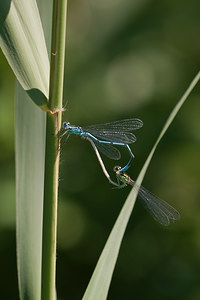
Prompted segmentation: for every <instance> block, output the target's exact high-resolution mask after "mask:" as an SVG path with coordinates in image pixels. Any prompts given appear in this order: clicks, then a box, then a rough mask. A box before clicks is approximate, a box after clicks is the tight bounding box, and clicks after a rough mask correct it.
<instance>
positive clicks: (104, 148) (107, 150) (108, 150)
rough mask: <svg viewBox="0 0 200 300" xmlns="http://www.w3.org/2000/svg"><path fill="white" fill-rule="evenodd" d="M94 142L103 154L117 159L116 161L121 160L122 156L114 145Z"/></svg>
mask: <svg viewBox="0 0 200 300" xmlns="http://www.w3.org/2000/svg"><path fill="white" fill-rule="evenodd" d="M92 141H93V142H94V144H95V146H96V147H97V149H98V150H99V151H100V152H101V153H103V154H104V155H106V156H107V157H108V158H111V159H115V160H118V159H120V158H121V154H120V152H119V150H118V149H117V148H115V147H113V146H112V145H110V144H103V143H99V142H97V141H95V140H92Z"/></svg>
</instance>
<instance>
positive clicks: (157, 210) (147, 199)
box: [130, 179, 180, 226]
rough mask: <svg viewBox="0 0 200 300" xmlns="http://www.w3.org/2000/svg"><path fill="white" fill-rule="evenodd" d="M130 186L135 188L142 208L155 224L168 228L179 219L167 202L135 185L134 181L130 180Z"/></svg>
mask: <svg viewBox="0 0 200 300" xmlns="http://www.w3.org/2000/svg"><path fill="white" fill-rule="evenodd" d="M130 184H131V185H133V186H134V187H135V188H136V190H137V191H138V195H139V196H140V200H141V201H142V203H143V205H144V207H145V208H146V209H147V210H148V211H149V213H150V214H151V215H152V217H153V218H154V219H155V220H156V221H157V222H159V223H160V224H162V225H164V226H168V225H170V223H173V222H174V221H176V220H179V219H180V214H179V212H178V211H177V210H176V209H175V208H173V207H172V206H171V205H169V204H168V203H167V202H165V201H163V200H161V199H160V198H158V197H156V196H155V195H153V194H152V193H151V192H149V191H148V190H146V189H145V188H144V187H142V186H141V187H139V186H137V185H135V181H134V180H132V179H131V180H130Z"/></svg>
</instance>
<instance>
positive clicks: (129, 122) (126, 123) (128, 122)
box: [84, 119, 143, 132]
mask: <svg viewBox="0 0 200 300" xmlns="http://www.w3.org/2000/svg"><path fill="white" fill-rule="evenodd" d="M142 126H143V122H142V121H141V120H139V119H125V120H120V121H115V122H110V123H105V124H95V125H90V126H86V127H84V128H85V129H86V130H87V129H92V130H96V131H106V130H108V131H116V132H127V131H133V130H137V129H139V128H141V127H142Z"/></svg>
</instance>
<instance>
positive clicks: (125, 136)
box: [83, 127, 136, 144]
mask: <svg viewBox="0 0 200 300" xmlns="http://www.w3.org/2000/svg"><path fill="white" fill-rule="evenodd" d="M83 130H85V131H86V132H88V133H90V134H92V135H93V136H95V137H97V138H98V139H101V140H105V141H108V142H113V143H123V144H131V143H134V142H135V141H136V136H135V135H134V134H133V133H132V132H126V133H124V132H118V131H111V130H102V131H100V130H98V131H97V130H95V129H91V128H88V127H87V128H86V127H84V128H83Z"/></svg>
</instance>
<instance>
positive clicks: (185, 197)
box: [0, 0, 200, 300]
mask: <svg viewBox="0 0 200 300" xmlns="http://www.w3.org/2000/svg"><path fill="white" fill-rule="evenodd" d="M199 11H200V3H199V1H197V0H191V1H186V0H182V1H180V0H177V1H166V0H165V1H156V0H154V1H153V0H149V1H145V0H140V1H139V0H135V1H133V0H125V1H119V0H115V1H114V0H101V1H100V0H93V1H86V0H85V1H83V0H76V1H69V3H68V33H67V52H66V76H65V85H64V86H65V90H64V103H65V109H66V111H65V113H64V116H63V120H64V121H70V122H71V123H72V124H75V125H80V126H81V125H83V126H84V125H89V124H95V123H104V122H110V121H114V120H120V119H124V118H134V117H136V118H140V119H142V120H143V122H144V127H143V128H142V129H140V130H139V131H138V132H136V135H137V142H136V143H135V144H134V145H133V146H132V149H133V152H134V154H135V160H134V163H133V165H132V167H131V169H130V170H129V175H131V177H132V178H133V179H135V178H136V177H137V174H138V173H139V171H140V169H141V167H142V166H143V164H144V161H145V159H146V157H147V155H148V154H149V152H150V150H151V148H152V146H153V144H154V142H155V140H156V138H157V136H158V134H159V132H160V131H161V129H162V126H163V125H164V122H165V121H166V119H167V117H168V115H169V113H170V112H171V110H172V108H173V107H174V105H175V104H176V102H177V101H178V99H179V98H180V97H181V96H182V94H183V93H184V91H185V90H186V88H187V87H188V85H189V83H190V82H191V80H192V79H193V77H194V76H195V75H196V73H197V72H198V70H199V63H200V40H199V33H200V18H199ZM0 70H1V72H0V99H1V100H0V145H1V147H0V193H1V201H0V243H1V247H0V251H1V256H0V257H1V272H0V273H1V282H2V288H1V299H18V290H17V271H16V257H15V252H16V247H15V165H14V106H15V101H14V99H15V78H14V76H13V74H12V71H11V70H10V68H9V66H8V64H7V62H6V60H5V58H4V57H3V55H2V54H0ZM199 97H200V88H199V87H197V88H195V91H194V92H193V93H192V95H191V96H190V98H189V99H188V100H187V102H186V103H185V105H184V106H183V108H182V109H181V111H180V113H179V114H178V116H177V118H176V119H175V121H174V123H173V124H172V126H171V127H170V128H169V130H168V132H167V134H166V135H165V137H164V139H163V140H162V142H161V144H160V145H159V147H158V149H157V151H156V154H155V156H154V159H153V161H152V163H151V165H150V168H149V170H148V172H147V175H146V177H145V181H144V183H143V185H144V186H145V187H146V188H148V189H149V190H150V191H152V192H153V193H154V194H156V195H158V196H159V197H161V198H162V199H164V200H166V201H167V202H169V203H170V204H172V205H173V206H174V207H175V208H176V209H177V210H179V211H180V213H181V220H180V221H179V222H176V223H175V224H174V225H171V226H170V227H168V228H165V227H162V226H161V225H159V224H157V223H156V222H155V221H154V220H153V219H152V218H151V216H150V215H149V214H148V213H147V212H146V211H145V209H144V208H143V207H142V206H141V205H140V203H139V201H137V203H136V207H135V209H134V212H133V215H132V217H131V220H130V222H129V225H128V228H127V231H126V234H125V238H124V240H123V244H122V247H121V251H120V255H119V259H118V262H117V266H116V269H115V272H114V276H113V280H112V284H111V288H110V292H109V295H108V299H111V300H120V299H142V300H143V299H164V300H165V299H166V300H168V299H170V300H171V299H191V300H196V299H200V286H199V274H200V255H199V254H200V218H199V211H200V202H199V200H200V186H199V178H200V159H199V156H200V155H199V154H200V131H199V128H200V102H199ZM121 152H122V154H123V155H122V156H123V159H122V161H120V162H117V163H119V164H121V165H123V164H124V163H125V162H126V161H127V160H128V158H129V157H128V154H127V152H126V151H123V150H122V151H121ZM103 159H104V161H105V164H106V166H107V168H108V170H109V171H110V173H111V174H113V172H112V168H113V166H114V165H115V164H116V162H115V161H112V160H109V159H107V158H105V157H103ZM113 178H114V177H113ZM129 191H130V188H129V187H127V188H126V189H124V190H117V189H113V188H112V186H111V185H110V184H109V183H108V182H107V179H106V178H105V176H104V175H103V173H102V171H101V169H100V166H99V164H98V162H97V159H96V156H95V153H94V151H93V149H92V147H91V145H90V144H89V143H88V142H87V141H85V140H81V139H80V138H79V137H76V136H72V137H71V138H70V140H69V142H68V143H67V144H66V145H65V146H64V147H63V149H62V153H61V166H60V191H59V212H58V213H59V216H58V255H57V293H58V299H73V300H76V299H77V300H78V299H81V297H82V295H83V293H84V291H85V289H86V286H87V284H88V282H89V279H90V277H91V274H92V272H93V270H94V267H95V265H96V262H97V260H98V257H99V255H100V253H101V251H102V249H103V246H104V244H105V242H106V239H107V237H108V235H109V233H110V231H111V229H112V226H113V224H114V222H115V220H116V218H117V216H118V214H119V212H120V209H121V207H122V205H123V203H124V201H125V199H126V196H127V195H128V193H129Z"/></svg>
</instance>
